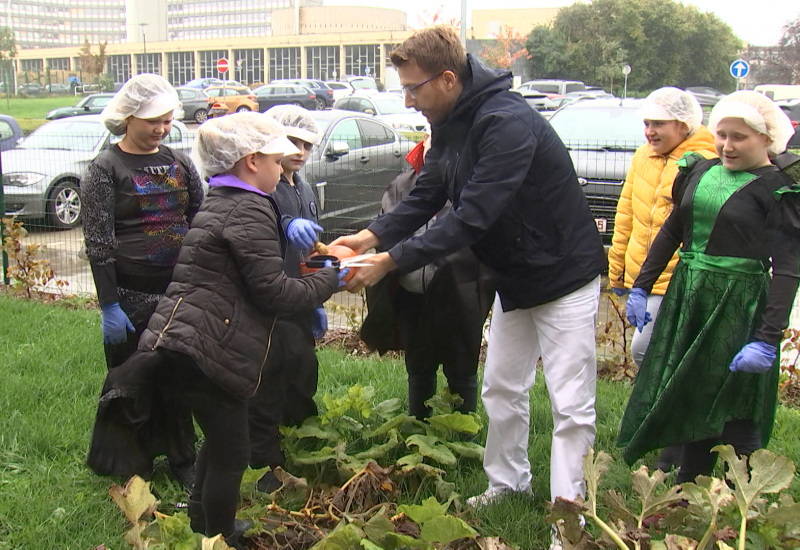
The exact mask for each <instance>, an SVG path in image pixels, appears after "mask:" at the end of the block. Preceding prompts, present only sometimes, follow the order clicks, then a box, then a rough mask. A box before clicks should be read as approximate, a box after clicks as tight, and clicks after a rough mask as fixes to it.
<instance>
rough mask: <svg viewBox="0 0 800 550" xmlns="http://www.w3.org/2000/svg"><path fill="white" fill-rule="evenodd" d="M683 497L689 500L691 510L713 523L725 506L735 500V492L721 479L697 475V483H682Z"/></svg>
mask: <svg viewBox="0 0 800 550" xmlns="http://www.w3.org/2000/svg"><path fill="white" fill-rule="evenodd" d="M681 491H682V493H683V498H685V499H686V500H687V501H689V511H690V512H691V513H692V515H694V516H696V517H698V518H700V519H701V520H702V521H703V522H704V523H706V524H708V525H711V524H713V523H714V522H716V520H717V515H718V514H719V511H720V509H721V508H722V507H723V506H727V505H728V504H729V503H731V502H733V498H734V497H733V493H732V492H731V489H730V487H728V484H727V483H725V482H724V481H723V480H721V479H717V478H714V477H708V476H697V479H696V480H695V483H691V482H686V483H682V484H681Z"/></svg>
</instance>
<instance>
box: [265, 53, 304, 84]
mask: <svg viewBox="0 0 800 550" xmlns="http://www.w3.org/2000/svg"><path fill="white" fill-rule="evenodd" d="M280 78H300V48H270V50H269V79H270V81H272V80H277V79H280Z"/></svg>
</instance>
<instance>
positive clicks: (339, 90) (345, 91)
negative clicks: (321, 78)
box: [325, 81, 355, 101]
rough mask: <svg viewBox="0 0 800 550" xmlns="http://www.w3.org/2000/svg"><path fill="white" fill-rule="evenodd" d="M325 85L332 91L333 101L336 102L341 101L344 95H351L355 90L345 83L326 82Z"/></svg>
mask: <svg viewBox="0 0 800 550" xmlns="http://www.w3.org/2000/svg"><path fill="white" fill-rule="evenodd" d="M325 84H327V85H328V88H330V89H331V90H333V100H334V101H336V100H337V99H341V98H343V97H344V96H346V95H350V94H352V93H353V92H354V91H355V90H354V88H353V87H352V86H351V85H350V84H348V83H347V82H331V81H329V82H326V83H325Z"/></svg>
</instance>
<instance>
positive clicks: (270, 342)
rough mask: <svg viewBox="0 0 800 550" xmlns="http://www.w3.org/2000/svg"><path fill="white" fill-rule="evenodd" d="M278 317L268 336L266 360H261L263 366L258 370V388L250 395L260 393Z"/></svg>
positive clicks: (274, 320) (275, 318) (273, 321)
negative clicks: (262, 376)
mask: <svg viewBox="0 0 800 550" xmlns="http://www.w3.org/2000/svg"><path fill="white" fill-rule="evenodd" d="M277 320H278V317H277V316H276V317H274V318H273V319H272V326H271V327H269V335H268V336H267V351H266V353H264V360H263V361H262V362H261V368H260V369H259V370H258V380H257V381H256V388H255V389H254V390H253V395H251V396H250V397H253V396H255V394H256V393H258V388H259V386H261V375H262V374H264V365H266V364H267V357H269V348H270V347H271V346H272V332H273V331H274V330H275V323H276V322H277Z"/></svg>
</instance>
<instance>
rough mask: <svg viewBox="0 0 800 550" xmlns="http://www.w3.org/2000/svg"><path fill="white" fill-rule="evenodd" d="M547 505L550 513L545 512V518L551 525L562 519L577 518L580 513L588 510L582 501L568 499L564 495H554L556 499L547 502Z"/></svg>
mask: <svg viewBox="0 0 800 550" xmlns="http://www.w3.org/2000/svg"><path fill="white" fill-rule="evenodd" d="M547 507H548V508H549V509H550V513H549V514H547V517H546V518H545V520H546V521H547V522H548V523H550V524H553V525H554V524H556V523H558V522H559V521H563V520H568V519H575V520H578V517H579V516H580V515H581V514H584V513H585V512H587V511H588V508H586V505H585V504H583V503H582V502H577V501H574V500H569V499H566V498H564V497H556V501H555V502H549V503H548V504H547Z"/></svg>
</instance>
